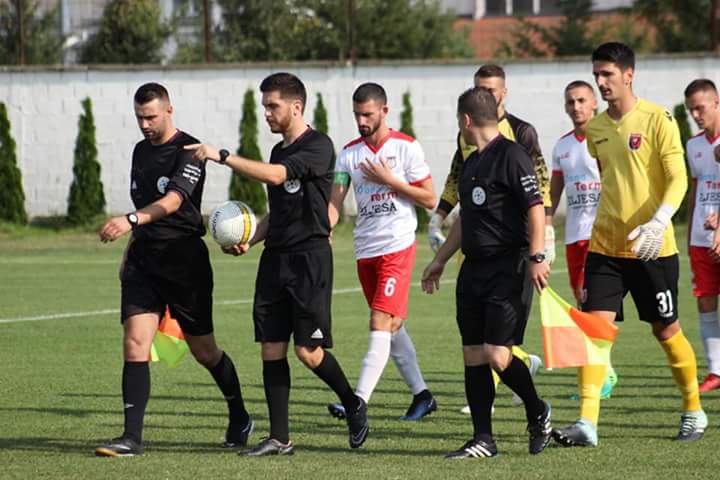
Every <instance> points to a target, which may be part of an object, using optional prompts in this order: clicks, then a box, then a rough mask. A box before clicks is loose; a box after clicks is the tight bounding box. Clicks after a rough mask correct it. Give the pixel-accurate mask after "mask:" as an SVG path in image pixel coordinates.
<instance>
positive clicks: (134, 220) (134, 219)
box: [125, 212, 139, 230]
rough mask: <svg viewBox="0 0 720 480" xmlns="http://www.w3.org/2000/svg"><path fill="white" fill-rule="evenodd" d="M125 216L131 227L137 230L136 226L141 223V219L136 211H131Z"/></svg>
mask: <svg viewBox="0 0 720 480" xmlns="http://www.w3.org/2000/svg"><path fill="white" fill-rule="evenodd" d="M125 218H127V221H128V223H129V224H130V228H132V229H133V230H135V228H136V227H137V226H138V225H139V223H138V222H139V219H138V216H137V214H136V213H135V212H130V213H128V214H126V215H125Z"/></svg>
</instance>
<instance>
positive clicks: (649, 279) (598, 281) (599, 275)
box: [582, 252, 680, 325]
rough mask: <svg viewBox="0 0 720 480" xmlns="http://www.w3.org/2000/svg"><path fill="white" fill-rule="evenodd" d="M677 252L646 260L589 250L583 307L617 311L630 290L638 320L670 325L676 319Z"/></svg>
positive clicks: (592, 309) (593, 309) (584, 309)
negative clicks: (585, 295)
mask: <svg viewBox="0 0 720 480" xmlns="http://www.w3.org/2000/svg"><path fill="white" fill-rule="evenodd" d="M679 270H680V266H679V261H678V256H677V255H671V256H669V257H662V258H658V259H657V260H652V261H649V262H643V261H642V260H639V259H635V258H617V257H609V256H606V255H601V254H599V253H595V252H590V253H588V256H587V261H586V263H585V289H586V290H587V297H586V300H585V302H584V303H583V305H582V309H583V311H586V312H591V311H597V310H604V311H608V312H619V311H621V310H620V308H621V307H622V301H623V298H625V295H627V293H628V292H630V295H632V298H633V301H634V302H635V307H636V308H637V311H638V315H639V316H640V320H642V321H644V322H649V323H655V322H660V323H662V324H663V325H669V324H671V323H673V322H674V321H675V320H677V319H678V312H677V298H678V278H679Z"/></svg>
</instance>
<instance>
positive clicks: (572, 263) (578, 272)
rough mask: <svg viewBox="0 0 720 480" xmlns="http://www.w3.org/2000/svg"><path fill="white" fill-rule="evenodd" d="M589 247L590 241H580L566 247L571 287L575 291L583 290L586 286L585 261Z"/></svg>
mask: <svg viewBox="0 0 720 480" xmlns="http://www.w3.org/2000/svg"><path fill="white" fill-rule="evenodd" d="M589 246H590V240H580V241H578V242H575V243H570V244H568V245H565V258H566V259H567V269H568V275H570V286H571V287H572V288H573V290H575V289H578V288H582V287H583V285H584V284H585V259H586V258H587V254H588V247H589Z"/></svg>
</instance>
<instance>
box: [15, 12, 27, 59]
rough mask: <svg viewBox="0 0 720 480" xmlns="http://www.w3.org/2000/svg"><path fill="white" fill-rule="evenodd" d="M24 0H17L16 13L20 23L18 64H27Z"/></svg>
mask: <svg viewBox="0 0 720 480" xmlns="http://www.w3.org/2000/svg"><path fill="white" fill-rule="evenodd" d="M24 3H25V2H24V0H15V14H16V15H17V23H18V39H17V40H18V42H17V45H18V46H17V48H18V64H19V65H25V25H24V23H25V22H24V18H23V13H24V10H25V5H24Z"/></svg>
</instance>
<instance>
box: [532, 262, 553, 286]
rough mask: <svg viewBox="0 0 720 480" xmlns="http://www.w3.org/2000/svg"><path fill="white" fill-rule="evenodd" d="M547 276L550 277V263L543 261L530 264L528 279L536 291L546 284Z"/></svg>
mask: <svg viewBox="0 0 720 480" xmlns="http://www.w3.org/2000/svg"><path fill="white" fill-rule="evenodd" d="M548 278H550V265H548V264H547V262H545V261H543V262H542V263H534V262H531V264H530V280H532V282H533V285H535V289H536V290H537V291H538V293H541V292H542V291H543V288H545V287H547V286H548Z"/></svg>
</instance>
